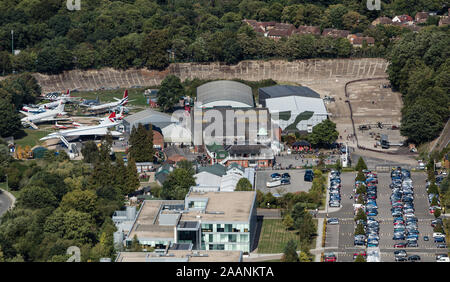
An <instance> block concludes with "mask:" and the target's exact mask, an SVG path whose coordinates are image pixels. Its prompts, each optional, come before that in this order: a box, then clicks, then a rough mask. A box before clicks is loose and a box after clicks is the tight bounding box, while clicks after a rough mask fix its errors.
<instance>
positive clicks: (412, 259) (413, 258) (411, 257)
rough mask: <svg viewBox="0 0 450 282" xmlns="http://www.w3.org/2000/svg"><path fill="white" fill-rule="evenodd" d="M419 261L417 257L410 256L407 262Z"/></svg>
mask: <svg viewBox="0 0 450 282" xmlns="http://www.w3.org/2000/svg"><path fill="white" fill-rule="evenodd" d="M419 260H420V256H418V255H412V256H409V257H408V261H419Z"/></svg>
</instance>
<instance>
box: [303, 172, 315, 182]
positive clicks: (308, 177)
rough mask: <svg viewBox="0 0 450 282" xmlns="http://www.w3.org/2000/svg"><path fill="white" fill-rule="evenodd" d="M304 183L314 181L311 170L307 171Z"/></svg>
mask: <svg viewBox="0 0 450 282" xmlns="http://www.w3.org/2000/svg"><path fill="white" fill-rule="evenodd" d="M303 180H304V181H307V182H312V181H313V180H314V172H313V171H312V170H310V169H308V170H306V171H305V176H304V179H303Z"/></svg>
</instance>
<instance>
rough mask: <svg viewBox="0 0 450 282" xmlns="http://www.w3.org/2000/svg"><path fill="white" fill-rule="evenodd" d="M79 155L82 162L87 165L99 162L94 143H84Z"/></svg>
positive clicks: (97, 151)
mask: <svg viewBox="0 0 450 282" xmlns="http://www.w3.org/2000/svg"><path fill="white" fill-rule="evenodd" d="M81 154H82V155H83V160H84V161H85V162H87V163H95V162H96V161H99V160H100V154H99V150H98V147H97V145H96V144H95V143H94V141H88V142H86V143H85V144H84V145H83V148H81Z"/></svg>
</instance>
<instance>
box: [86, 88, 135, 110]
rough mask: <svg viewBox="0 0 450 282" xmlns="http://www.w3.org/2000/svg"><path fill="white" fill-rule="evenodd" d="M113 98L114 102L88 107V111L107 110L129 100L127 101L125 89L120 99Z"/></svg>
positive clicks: (123, 104)
mask: <svg viewBox="0 0 450 282" xmlns="http://www.w3.org/2000/svg"><path fill="white" fill-rule="evenodd" d="M114 99H115V100H116V102H111V103H106V104H101V105H98V106H91V107H89V108H88V111H91V112H99V111H108V110H111V109H115V108H117V107H119V106H125V105H126V104H127V103H128V102H129V101H128V90H125V92H124V94H123V98H122V99H118V98H114Z"/></svg>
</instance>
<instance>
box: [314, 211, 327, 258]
mask: <svg viewBox="0 0 450 282" xmlns="http://www.w3.org/2000/svg"><path fill="white" fill-rule="evenodd" d="M324 220H325V219H323V218H319V219H317V237H316V248H315V250H319V249H321V248H322V238H323V222H324ZM320 256H321V253H316V254H315V260H314V261H315V262H320Z"/></svg>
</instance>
